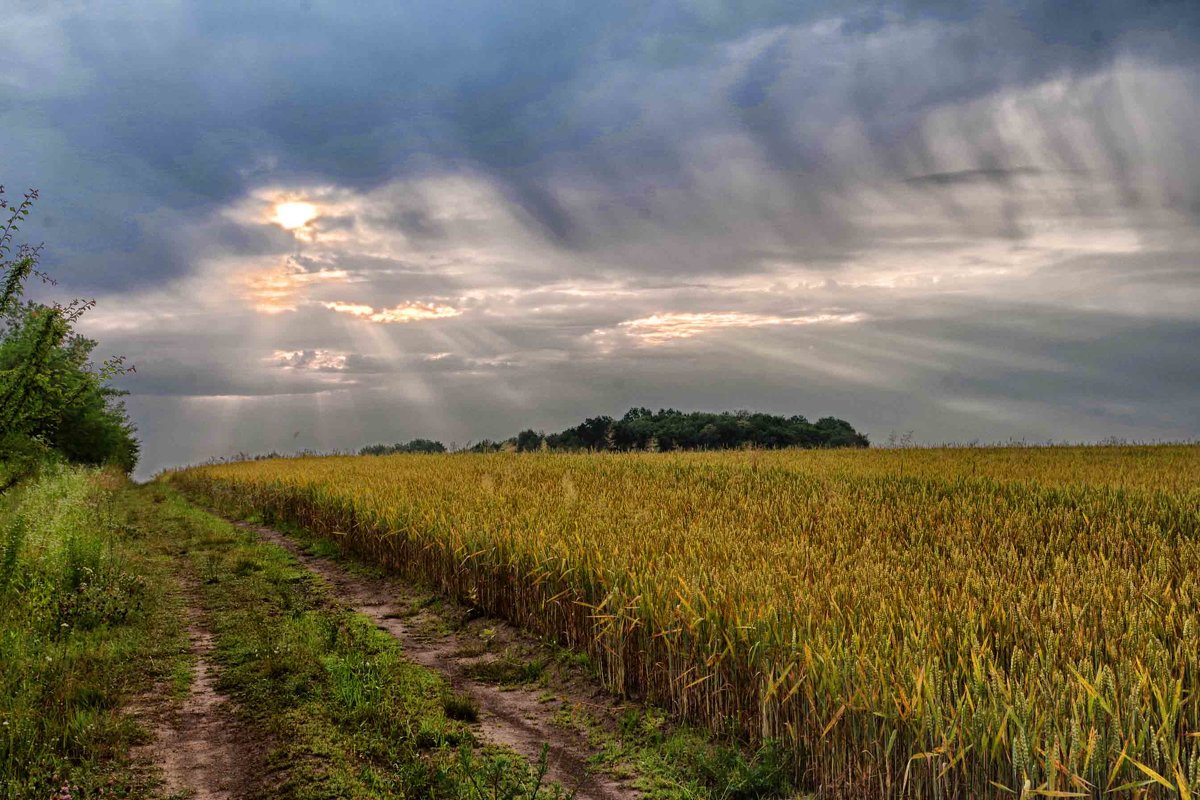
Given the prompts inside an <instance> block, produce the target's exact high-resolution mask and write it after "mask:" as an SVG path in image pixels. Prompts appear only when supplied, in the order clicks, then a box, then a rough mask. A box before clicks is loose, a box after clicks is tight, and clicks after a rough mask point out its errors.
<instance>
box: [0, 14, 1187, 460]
mask: <svg viewBox="0 0 1200 800" xmlns="http://www.w3.org/2000/svg"><path fill="white" fill-rule="evenodd" d="M1198 42H1200V6H1198V5H1197V4H1195V3H1187V2H1171V1H1170V0H1163V2H1159V3H1136V2H1135V3H1130V2H1124V1H1123V0H1102V1H1101V2H1097V3H1092V4H1078V3H1074V4H1063V3H1054V2H1050V1H1049V0H1020V1H1019V2H1016V3H1009V2H1003V3H1002V2H999V0H995V1H994V2H993V1H992V0H979V2H969V3H961V4H956V5H954V6H953V7H951V6H950V5H947V4H945V3H941V2H926V1H925V0H878V1H877V0H867V1H864V2H859V3H849V4H847V3H831V2H825V1H824V0H821V1H820V2H815V3H806V4H786V3H784V4H779V3H765V4H750V5H749V6H748V5H747V4H745V3H726V2H711V3H702V4H695V3H683V2H673V0H668V1H667V2H655V3H650V4H645V5H643V6H640V7H638V8H637V9H634V10H630V9H629V8H628V7H625V6H621V5H619V4H617V5H613V4H608V5H606V4H576V5H575V6H571V5H570V4H568V5H566V6H561V5H549V6H540V5H539V6H537V7H536V8H535V9H534V10H532V11H531V10H530V8H529V7H528V6H526V5H522V4H511V3H509V4H505V3H500V2H497V1H496V0H469V1H468V2H467V4H466V5H456V6H454V7H450V6H445V7H443V6H439V5H436V4H423V5H422V4H417V5H411V4H410V5H396V4H391V3H383V2H377V3H375V2H368V3H365V4H356V5H355V7H354V8H353V9H348V8H346V7H344V6H339V5H336V4H328V3H321V2H313V3H302V4H299V5H297V4H295V3H284V2H282V0H264V2H260V3H254V4H236V3H225V2H206V3H200V2H191V1H190V0H189V1H188V2H182V3H172V4H158V5H153V6H146V5H145V4H117V5H107V6H105V7H104V8H100V7H99V6H95V5H89V4H26V5H24V6H22V7H21V9H20V10H19V11H14V12H13V13H12V14H9V15H8V16H6V25H5V27H4V28H3V29H0V47H3V48H4V51H5V52H6V53H8V54H9V55H10V58H9V59H8V61H7V62H6V68H5V71H4V74H3V75H2V76H0V149H2V151H3V152H5V153H8V154H11V156H12V157H11V158H10V159H9V162H10V163H9V165H8V166H7V167H6V168H5V169H6V170H9V171H8V172H6V173H5V174H4V175H0V179H2V180H3V181H4V182H5V183H7V184H9V186H10V188H12V187H20V186H23V185H37V186H40V187H41V188H42V189H43V194H42V198H43V199H42V201H41V203H40V204H39V206H38V207H37V209H36V210H35V213H34V215H33V217H32V218H31V220H30V225H29V226H27V228H26V229H25V230H23V231H22V233H23V234H26V235H27V236H28V238H29V239H30V240H32V241H34V242H37V241H41V240H43V239H44V240H45V241H46V243H47V248H46V251H45V252H46V257H45V263H44V266H45V267H46V268H47V269H48V270H49V271H50V272H51V273H52V274H53V275H55V277H57V278H59V279H60V281H61V283H60V287H57V288H54V289H51V288H45V287H39V290H38V291H39V292H41V293H42V294H41V295H39V296H45V297H50V296H52V295H53V293H54V292H60V293H62V295H63V296H71V294H72V293H88V294H92V295H95V296H96V297H97V299H98V300H99V303H100V305H99V307H98V309H97V310H96V311H95V312H93V313H92V314H91V315H89V318H85V331H87V332H89V333H91V334H94V335H96V336H97V337H98V338H99V339H100V340H101V348H102V349H103V350H105V351H107V352H116V353H124V354H127V355H129V356H130V357H131V359H132V360H133V361H134V363H136V364H137V366H138V373H137V375H136V376H135V377H134V378H133V379H131V380H128V381H126V382H125V383H124V384H123V385H124V386H125V387H126V388H129V389H130V390H132V391H134V392H135V393H138V394H135V395H134V396H133V397H131V398H130V402H131V407H134V408H135V410H136V411H137V413H138V414H140V415H142V416H140V417H139V424H140V425H141V426H142V431H143V434H144V435H145V438H146V452H147V461H148V464H149V465H151V466H153V465H155V464H157V463H165V462H166V461H169V460H172V459H177V460H179V459H186V458H190V457H200V456H206V455H217V454H220V452H218V451H219V450H220V448H221V447H224V446H226V445H228V449H231V450H243V449H253V448H254V447H259V446H261V447H262V448H264V449H271V448H277V447H290V446H292V442H293V439H292V435H293V434H294V433H295V432H296V427H302V428H303V433H302V435H301V437H300V439H298V440H296V444H295V446H321V447H339V446H345V445H346V444H347V443H353V444H361V443H365V441H364V440H367V441H370V440H375V439H387V440H396V439H397V438H403V436H405V435H407V436H410V437H411V436H417V435H437V436H442V437H457V438H458V439H460V440H463V439H466V438H472V437H476V438H477V437H478V436H481V435H489V436H496V435H502V434H507V433H509V432H511V431H512V430H515V429H518V428H519V427H524V426H526V425H531V424H532V425H538V426H545V427H546V428H547V429H549V428H552V427H554V426H555V425H558V424H566V423H570V422H572V421H574V420H575V419H576V418H577V417H578V416H579V415H580V414H589V413H595V412H597V411H600V410H605V411H608V412H610V413H619V412H620V411H622V410H623V407H626V406H628V405H676V406H684V405H689V404H690V405H691V407H710V408H720V407H745V406H753V407H762V408H766V409H769V410H776V411H780V412H787V413H805V414H808V415H810V416H812V415H813V414H817V415H820V414H823V413H834V414H837V415H840V416H846V417H847V418H849V419H851V421H853V422H854V423H855V424H857V425H861V426H862V427H864V428H866V429H867V430H869V431H871V432H872V433H876V434H880V435H886V433H887V431H888V430H889V429H892V428H897V429H904V430H907V429H909V428H913V429H916V430H917V433H918V436H919V437H921V438H924V439H925V440H931V439H935V440H936V439H941V438H956V437H957V438H967V439H970V438H984V439H987V438H1003V437H1007V436H1010V435H1011V436H1029V437H1033V436H1049V435H1064V436H1072V437H1103V436H1106V435H1112V434H1115V435H1127V436H1187V435H1196V432H1197V430H1200V425H1198V422H1197V418H1196V415H1195V411H1194V408H1193V406H1194V403H1190V401H1191V399H1192V398H1194V397H1195V393H1196V391H1197V389H1200V387H1198V386H1197V385H1196V378H1195V371H1194V370H1189V369H1187V368H1186V366H1184V363H1183V361H1182V360H1181V358H1182V357H1181V355H1180V354H1181V353H1184V352H1186V350H1187V347H1188V345H1189V344H1190V343H1193V342H1194V341H1195V337H1196V329H1195V325H1196V323H1197V319H1198V315H1200V312H1197V310H1196V309H1198V308H1200V272H1198V270H1197V269H1196V264H1197V263H1198V261H1197V259H1200V234H1198V233H1197V225H1196V221H1197V218H1198V216H1200V162H1198V161H1197V159H1196V158H1195V155H1194V154H1195V153H1196V152H1197V151H1200V46H1198ZM284 203H290V204H296V205H293V206H289V209H291V210H292V211H295V212H296V213H295V215H290V214H288V213H286V212H285V214H284V215H282V216H281V215H280V213H279V211H280V208H281V207H282V204H284ZM304 204H307V205H304ZM310 207H311V208H310ZM301 220H303V221H302V222H301ZM54 296H56V295H54ZM348 322H349V323H350V324H347V323H348ZM359 322H361V323H369V322H374V323H377V324H358V323H359ZM401 322H422V323H429V324H412V325H409V324H387V323H401ZM668 343H672V345H671V346H665V345H667V344H668ZM264 359H265V360H264ZM713 374H721V375H723V376H729V380H728V381H720V382H714V381H712V380H711V378H710V377H708V376H711V375H713ZM1131 375H1133V376H1136V380H1134V379H1131V378H1129V377H1128V376H1131ZM726 384H728V385H726ZM1139 387H1143V388H1144V391H1143V390H1142V389H1141V388H1139ZM263 398H271V399H270V400H267V399H263ZM281 398H282V399H281ZM397 427H404V428H405V430H396V428H397Z"/></svg>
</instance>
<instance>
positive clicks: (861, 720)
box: [165, 445, 1200, 798]
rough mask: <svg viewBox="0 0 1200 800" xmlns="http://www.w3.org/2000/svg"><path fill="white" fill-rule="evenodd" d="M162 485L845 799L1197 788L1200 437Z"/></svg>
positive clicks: (379, 465) (208, 472)
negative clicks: (299, 537) (266, 526)
mask: <svg viewBox="0 0 1200 800" xmlns="http://www.w3.org/2000/svg"><path fill="white" fill-rule="evenodd" d="M165 479H166V480H169V481H171V482H172V483H174V484H176V485H178V486H179V487H181V488H182V489H183V490H184V491H185V492H187V493H189V494H190V495H191V496H193V497H195V498H197V499H201V500H203V501H204V502H207V503H209V504H212V505H215V506H217V507H218V508H220V509H222V510H224V511H226V512H228V513H231V514H238V515H252V514H254V515H259V516H262V517H263V518H266V519H268V520H273V519H278V520H286V521H289V522H292V523H296V524H299V525H303V526H306V527H308V528H311V529H313V530H315V531H317V532H319V533H322V534H326V535H330V536H336V537H338V538H339V539H341V540H342V541H343V542H344V543H345V544H346V545H347V546H349V547H350V548H352V549H353V550H355V551H357V552H359V553H360V554H362V555H365V556H367V557H369V558H371V559H374V560H376V561H378V562H379V563H381V564H383V565H385V566H387V567H390V568H393V569H396V570H399V571H401V572H402V573H405V574H407V575H409V576H411V577H419V578H422V579H425V580H428V581H430V582H431V583H432V584H434V585H435V586H436V587H437V588H438V589H439V590H440V591H442V592H444V593H446V594H449V595H452V596H454V597H456V598H459V599H462V600H466V601H469V602H472V603H475V604H477V605H478V606H480V607H481V608H483V609H485V610H486V611H488V612H490V613H493V614H496V615H498V616H501V617H504V618H506V619H508V620H510V621H512V622H514V623H517V624H519V625H521V626H524V627H526V628H528V629H530V630H532V631H535V632H537V633H539V634H542V635H545V636H547V637H551V638H554V639H556V640H558V641H559V642H561V643H563V644H565V645H568V646H570V647H573V648H576V649H578V650H581V651H586V652H587V653H588V654H589V655H590V656H591V657H592V659H593V663H594V664H595V665H596V666H597V668H598V670H599V672H600V675H601V678H602V680H603V681H604V683H605V684H606V685H607V686H609V687H611V688H612V689H614V690H615V691H617V692H620V693H622V694H624V695H627V696H629V697H633V698H638V699H644V700H647V701H649V702H653V703H657V704H661V705H663V706H665V707H667V708H669V709H670V710H672V711H673V712H675V713H676V714H678V715H679V716H680V717H682V718H685V719H687V720H689V721H692V722H696V723H700V724H703V725H706V726H709V727H711V728H713V729H716V730H719V731H727V732H728V733H730V735H735V736H739V737H742V738H743V739H745V740H746V741H748V742H750V743H761V742H765V741H774V742H776V743H778V744H779V745H780V746H782V747H784V748H786V751H787V752H788V753H789V754H790V757H791V759H792V762H793V764H794V767H795V771H796V777H797V780H798V782H799V784H800V785H801V786H804V787H808V788H811V789H814V790H816V791H817V792H818V794H819V795H820V796H822V797H846V798H850V797H855V798H857V797H864V796H872V797H874V796H878V797H939V798H942V797H944V798H967V797H993V796H994V797H1019V796H1035V795H1042V796H1057V797H1066V796H1087V797H1093V796H1122V797H1132V796H1139V795H1140V796H1153V797H1158V796H1161V797H1175V796H1180V797H1183V798H1190V797H1191V796H1192V792H1193V791H1200V691H1198V690H1200V671H1198V669H1200V631H1198V625H1200V619H1198V615H1200V541H1198V537H1200V447H1197V446H1182V445H1180V446H1154V447H1074V448H1069V447H1055V448H1020V447H1014V448H960V449H911V450H869V451H772V452H725V453H687V454H683V453H645V454H622V455H616V454H570V455H567V454H520V455H518V454H494V455H465V454H451V455H444V456H412V455H400V456H386V457H322V458H303V459H276V460H265V461H253V462H241V463H232V464H221V465H211V466H203V467H197V468H191V469H187V470H182V471H177V472H173V473H168V474H167V475H166V476H165Z"/></svg>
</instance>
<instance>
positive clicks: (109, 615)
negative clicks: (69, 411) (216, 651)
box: [0, 467, 186, 800]
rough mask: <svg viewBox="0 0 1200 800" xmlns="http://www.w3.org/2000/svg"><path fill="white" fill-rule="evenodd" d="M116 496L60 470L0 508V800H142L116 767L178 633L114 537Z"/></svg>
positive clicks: (122, 536)
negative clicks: (129, 712) (138, 706)
mask: <svg viewBox="0 0 1200 800" xmlns="http://www.w3.org/2000/svg"><path fill="white" fill-rule="evenodd" d="M121 482H122V481H121V480H120V479H119V478H115V476H113V475H111V474H109V473H101V472H99V471H96V470H88V469H82V468H77V467H63V468H57V469H47V470H44V471H43V472H42V474H40V475H39V476H38V477H37V478H36V479H33V480H30V481H27V482H26V483H24V484H23V485H21V486H20V487H17V488H16V489H14V490H12V491H10V492H6V493H5V494H4V495H3V496H2V497H0V643H2V644H0V798H4V800H47V798H64V797H77V798H99V797H146V796H147V794H146V793H144V792H142V791H139V790H138V789H134V788H132V787H131V786H130V782H138V781H137V776H134V775H131V774H130V773H129V770H127V768H126V764H125V762H124V760H123V759H122V758H121V755H122V754H124V753H126V752H127V751H128V749H129V747H130V746H131V745H133V744H134V743H135V741H137V739H138V738H139V734H138V731H137V729H136V728H135V727H134V726H133V725H132V724H131V721H130V720H129V718H128V717H127V716H126V715H125V714H124V713H123V712H124V710H125V706H126V704H128V703H130V702H131V701H132V699H133V697H134V696H135V695H138V694H141V693H143V692H146V691H148V690H149V688H150V687H151V686H152V685H154V684H155V683H158V682H161V681H163V680H165V679H166V678H167V677H168V675H170V673H171V671H172V669H173V668H174V667H176V666H179V665H180V655H181V649H180V648H181V644H182V641H181V639H182V636H183V621H182V618H181V616H180V615H179V609H178V607H177V604H176V601H175V600H174V599H173V596H177V595H178V590H175V591H174V592H167V591H165V586H166V584H167V579H166V578H165V576H164V575H163V574H162V569H161V566H160V565H159V564H158V563H156V562H155V561H154V560H153V559H151V558H148V557H147V556H146V554H145V553H144V552H143V550H142V547H141V545H142V543H141V542H139V541H135V540H134V539H133V538H132V534H131V532H130V531H128V530H127V529H125V528H123V527H122V524H121V520H120V516H119V514H118V512H117V510H116V508H115V506H114V501H115V496H116V487H117V486H119V485H120V484H121ZM183 666H185V667H186V664H183ZM139 788H140V787H139Z"/></svg>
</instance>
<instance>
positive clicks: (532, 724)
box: [232, 520, 639, 800]
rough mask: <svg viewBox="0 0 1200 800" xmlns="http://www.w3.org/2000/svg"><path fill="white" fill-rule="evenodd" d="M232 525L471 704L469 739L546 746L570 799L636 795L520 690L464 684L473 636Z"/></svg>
mask: <svg viewBox="0 0 1200 800" xmlns="http://www.w3.org/2000/svg"><path fill="white" fill-rule="evenodd" d="M232 522H233V523H234V524H235V525H238V526H239V527H242V528H245V529H247V530H251V531H254V532H255V533H257V534H258V535H259V536H260V537H262V538H263V539H265V540H267V541H269V542H271V543H273V544H276V545H278V546H280V547H282V548H283V549H285V550H287V551H288V552H289V553H291V554H292V555H293V556H294V557H295V558H296V559H297V560H299V561H300V563H301V564H303V565H304V566H305V567H307V568H308V569H310V570H312V571H313V572H315V573H317V574H318V575H320V576H321V577H322V578H324V579H325V580H326V581H327V582H328V583H329V584H330V586H332V587H333V591H334V593H335V595H336V596H337V597H338V598H339V599H341V600H342V601H343V602H346V603H347V604H348V605H350V606H352V607H353V608H354V609H355V610H356V611H358V612H360V613H362V614H365V615H366V616H367V617H368V618H370V619H371V620H372V621H373V622H374V623H375V624H376V625H377V626H378V627H379V628H381V629H382V630H385V631H387V632H388V633H390V634H391V635H392V636H394V637H395V638H396V639H397V640H399V642H400V644H401V646H402V647H403V649H404V653H405V655H406V656H407V657H408V658H409V659H411V660H412V661H413V662H415V663H417V664H420V665H421V666H423V667H426V668H428V669H432V670H435V671H437V672H439V673H441V674H442V675H443V676H445V677H446V679H447V680H448V681H449V682H450V685H451V686H452V687H454V688H455V689H456V690H458V691H465V692H466V693H467V694H469V695H470V696H471V697H473V698H474V699H475V701H476V702H477V703H478V704H479V708H480V714H479V722H478V724H477V730H476V733H477V735H478V736H479V737H480V738H481V739H483V740H484V741H486V742H490V743H492V744H497V745H503V746H505V747H508V748H510V749H511V750H513V751H515V752H517V753H520V754H521V755H523V756H525V757H526V758H528V759H530V760H531V761H536V759H537V758H538V756H539V755H540V753H541V751H542V747H543V745H549V753H548V765H549V772H548V774H547V777H548V778H549V779H550V780H553V781H557V782H558V783H559V784H561V785H562V786H563V787H564V788H565V789H567V790H568V791H570V790H574V791H575V797H576V798H578V800H629V799H630V798H636V797H639V792H638V791H637V790H636V789H634V788H633V787H631V786H629V785H627V784H626V783H625V782H623V781H621V780H618V779H616V778H614V777H612V776H611V775H608V774H607V773H604V772H598V771H596V770H595V769H593V768H591V767H590V766H589V764H588V759H589V757H590V756H592V755H594V754H595V753H596V749H595V748H594V747H592V746H591V745H590V744H589V743H588V742H587V740H586V738H585V737H584V736H583V735H582V734H580V733H578V732H576V731H574V730H570V729H566V728H564V727H563V726H561V725H559V724H556V723H555V722H554V717H555V712H556V709H555V707H554V706H553V705H551V704H548V703H546V702H544V701H543V699H542V698H540V697H539V692H537V691H534V690H530V689H526V688H512V689H508V688H506V689H501V688H500V687H498V686H495V685H492V684H488V683H485V682H482V681H479V680H475V679H473V678H472V677H471V674H470V667H471V666H472V665H473V664H478V663H479V661H480V658H479V653H478V652H477V651H478V645H479V641H480V640H479V637H478V636H474V637H472V636H467V635H462V634H460V633H459V632H457V631H454V630H451V631H446V630H445V628H446V625H445V624H444V622H443V621H441V620H439V619H437V618H435V616H434V614H433V612H431V611H429V610H428V609H425V608H422V607H421V606H422V604H421V603H420V601H421V600H422V599H424V598H425V597H426V596H427V595H426V594H424V593H421V592H419V591H417V590H416V589H415V588H414V587H413V586H411V585H409V584H406V583H405V582H404V581H402V580H400V579H399V578H397V577H396V576H392V575H389V576H386V577H381V578H378V577H366V576H363V575H359V574H354V573H352V572H350V571H348V570H347V569H345V568H343V567H342V566H341V565H339V564H337V563H335V562H333V561H330V560H329V559H325V558H320V557H318V556H313V555H311V554H309V553H307V552H305V551H304V549H303V548H302V547H301V546H300V545H299V544H298V543H297V542H295V541H293V540H291V539H289V538H288V537H286V536H284V535H283V534H281V533H279V532H278V531H275V530H272V529H271V528H265V527H262V526H258V525H251V524H249V523H246V522H239V521H236V520H233V521H232ZM489 625H492V626H494V627H495V628H496V629H502V630H504V633H505V635H506V636H509V637H516V636H519V634H517V633H516V632H515V631H514V630H513V629H512V628H511V626H507V624H506V623H503V622H501V621H499V620H494V621H493V620H489ZM431 629H436V630H437V632H436V633H431V632H430V630H431ZM555 689H556V692H557V694H558V695H559V697H560V699H562V700H565V701H568V702H574V703H579V704H583V705H586V706H589V707H591V708H593V709H607V710H609V711H611V712H612V716H613V717H614V718H615V716H616V711H617V710H619V708H620V706H619V704H618V703H617V702H616V701H615V700H614V699H613V698H612V697H611V696H609V695H608V694H606V693H604V692H603V691H602V690H600V689H599V687H558V686H556V687H555Z"/></svg>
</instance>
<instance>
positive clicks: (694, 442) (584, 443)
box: [471, 408, 869, 452]
mask: <svg viewBox="0 0 1200 800" xmlns="http://www.w3.org/2000/svg"><path fill="white" fill-rule="evenodd" d="M868 445H869V442H868V441H867V437H866V436H865V435H863V434H861V433H859V432H858V431H856V430H854V428H853V427H852V426H851V425H850V423H848V422H846V421H845V420H841V419H837V418H836V417H824V418H822V419H819V420H817V421H816V422H809V421H808V420H807V419H805V418H804V417H802V416H792V417H783V416H777V415H774V414H763V413H754V412H750V411H735V412H729V411H724V412H719V413H712V412H704V411H693V412H684V411H676V410H675V409H673V408H666V409H660V410H658V411H651V410H650V409H648V408H631V409H630V410H629V411H627V412H625V416H623V417H621V418H620V419H613V418H612V417H609V416H599V417H592V418H590V419H587V420H584V421H583V422H582V423H580V424H579V425H576V426H575V427H573V428H567V429H566V430H565V431H561V432H560V433H552V434H549V435H544V434H542V433H539V432H537V431H534V430H524V431H521V433H519V434H517V436H516V437H515V438H514V439H510V440H509V441H508V442H502V443H497V442H491V441H486V440H485V441H483V442H480V443H479V444H477V445H475V446H474V447H473V448H471V449H472V450H474V451H476V452H491V451H494V450H501V449H515V450H517V451H518V452H532V451H534V450H540V449H542V448H545V449H547V450H565V451H577V450H591V451H597V450H616V451H622V452H623V451H629V450H652V451H654V450H732V449H736V448H740V447H755V448H762V449H777V448H781V447H867V446H868Z"/></svg>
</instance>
